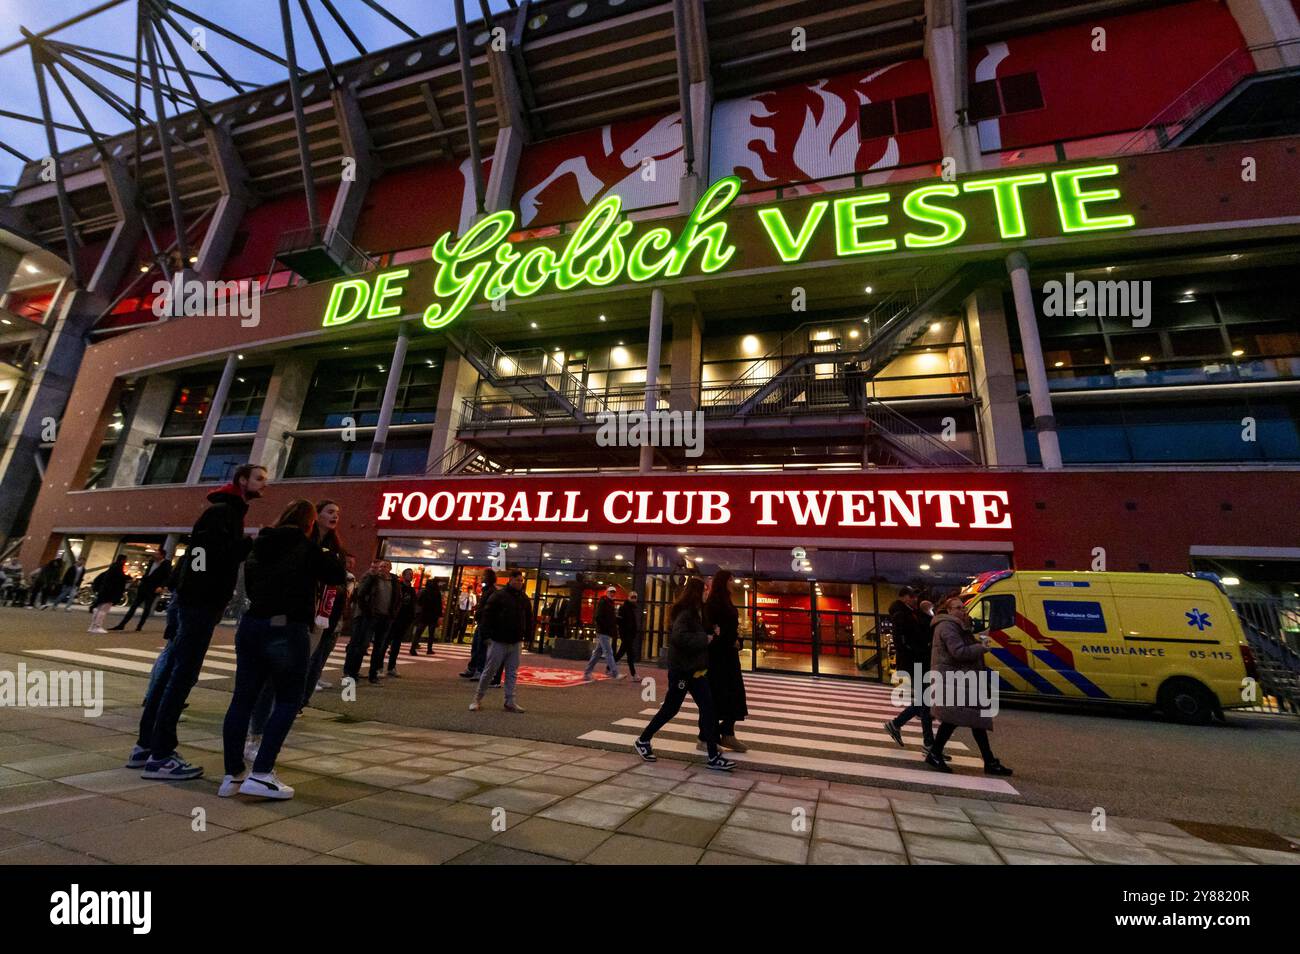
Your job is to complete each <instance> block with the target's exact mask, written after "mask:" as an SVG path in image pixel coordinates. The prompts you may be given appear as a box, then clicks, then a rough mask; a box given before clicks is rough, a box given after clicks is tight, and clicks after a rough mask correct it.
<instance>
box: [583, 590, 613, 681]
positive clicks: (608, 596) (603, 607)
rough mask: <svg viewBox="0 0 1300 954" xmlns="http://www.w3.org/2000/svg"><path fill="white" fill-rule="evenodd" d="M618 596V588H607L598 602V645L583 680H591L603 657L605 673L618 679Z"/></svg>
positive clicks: (589, 660) (594, 648)
mask: <svg viewBox="0 0 1300 954" xmlns="http://www.w3.org/2000/svg"><path fill="white" fill-rule="evenodd" d="M617 595H618V588H617V587H614V586H607V587H605V595H604V596H602V597H601V598H600V599H599V600H597V601H596V618H595V623H596V645H595V646H594V647H593V648H592V650H591V658H590V659H588V660H587V668H586V670H585V671H584V672H583V674H582V678H583V679H590V678H591V672H592V670H593V669H595V668H596V660H598V659H600V658H601V657H602V656H603V657H604V659H605V671H606V672H608V673H609V678H610V679H617V678H618V661H617V660H615V659H614V637H615V636H616V635H618V609H617V608H616V607H615V606H614V597H615V596H617Z"/></svg>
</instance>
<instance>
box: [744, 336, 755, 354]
mask: <svg viewBox="0 0 1300 954" xmlns="http://www.w3.org/2000/svg"><path fill="white" fill-rule="evenodd" d="M740 347H741V350H743V351H744V352H745V354H757V353H758V339H757V338H755V337H754V336H753V335H745V337H744V338H742V339H741V340H740Z"/></svg>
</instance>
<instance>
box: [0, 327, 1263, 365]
mask: <svg viewBox="0 0 1300 954" xmlns="http://www.w3.org/2000/svg"><path fill="white" fill-rule="evenodd" d="M5 324H6V325H7V324H9V322H7V321H6V322H5ZM1245 353H1246V352H1244V351H1242V350H1241V349H1240V348H1234V349H1233V352H1232V356H1233V357H1234V358H1240V357H1241V356H1242V355H1243V354H1245Z"/></svg>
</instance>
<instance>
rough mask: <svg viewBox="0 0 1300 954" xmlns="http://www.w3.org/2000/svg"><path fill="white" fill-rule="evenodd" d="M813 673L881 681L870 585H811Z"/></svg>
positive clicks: (877, 640)
mask: <svg viewBox="0 0 1300 954" xmlns="http://www.w3.org/2000/svg"><path fill="white" fill-rule="evenodd" d="M813 597H814V599H813V606H814V608H815V619H816V647H815V648H816V651H817V660H816V669H815V670H814V671H815V672H818V673H821V674H822V675H829V676H853V677H855V678H859V679H862V678H866V679H876V680H879V679H881V678H882V672H881V654H880V634H879V630H878V628H877V626H876V620H877V616H876V612H875V606H876V600H875V593H874V589H873V587H872V585H871V584H870V583H835V582H830V581H828V582H824V583H814V584H813Z"/></svg>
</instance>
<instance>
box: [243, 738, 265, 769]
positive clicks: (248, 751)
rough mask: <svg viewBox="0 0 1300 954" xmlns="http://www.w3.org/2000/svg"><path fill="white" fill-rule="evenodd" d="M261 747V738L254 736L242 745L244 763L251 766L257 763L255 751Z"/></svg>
mask: <svg viewBox="0 0 1300 954" xmlns="http://www.w3.org/2000/svg"><path fill="white" fill-rule="evenodd" d="M261 747H262V737H261V736H260V735H255V736H252V737H250V738H249V740H248V741H247V742H245V743H244V761H245V762H247V763H248V764H249V765H252V764H253V763H254V762H256V761H257V750H258V749H260V748H261Z"/></svg>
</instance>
